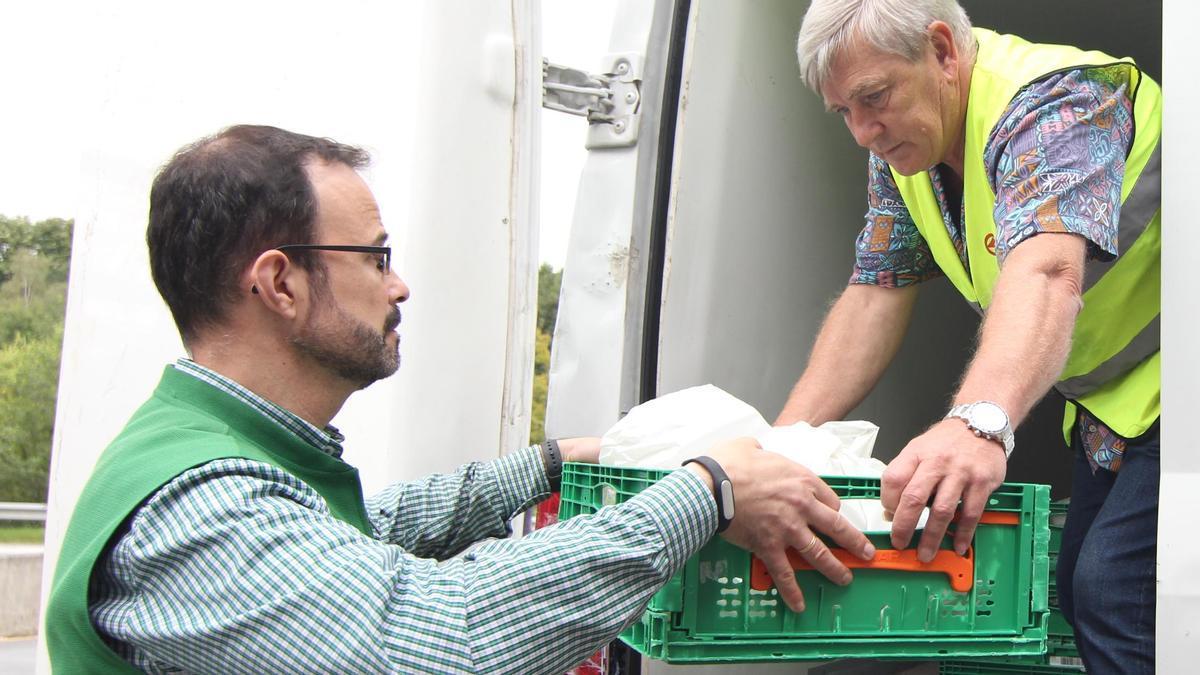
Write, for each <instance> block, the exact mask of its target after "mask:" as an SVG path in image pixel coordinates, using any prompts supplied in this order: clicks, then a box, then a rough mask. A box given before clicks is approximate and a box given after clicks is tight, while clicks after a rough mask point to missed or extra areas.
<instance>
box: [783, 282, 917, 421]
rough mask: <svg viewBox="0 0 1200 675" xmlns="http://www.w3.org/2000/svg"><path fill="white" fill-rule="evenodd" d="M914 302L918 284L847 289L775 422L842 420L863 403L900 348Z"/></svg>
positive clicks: (835, 304)
mask: <svg viewBox="0 0 1200 675" xmlns="http://www.w3.org/2000/svg"><path fill="white" fill-rule="evenodd" d="M916 299H917V286H906V287H904V288H881V287H879V286H871V285H866V284H851V285H850V286H847V287H846V290H845V291H843V292H842V295H841V297H840V298H838V300H837V302H836V303H834V305H833V309H831V310H830V311H829V315H828V316H827V317H825V322H824V324H822V325H821V331H820V333H818V334H817V341H816V343H815V344H814V345H813V350H812V355H811V356H809V360H808V367H807V368H805V370H804V374H803V375H801V376H800V379H799V381H797V382H796V386H795V387H794V388H793V389H792V393H791V395H790V396H788V400H787V403H786V404H784V406H783V411H782V412H780V413H779V417H778V418H776V420H775V424H776V425H785V424H792V423H794V422H798V421H800V420H804V421H805V422H808V423H809V424H812V425H814V426H815V425H819V424H822V423H824V422H828V421H829V420H837V419H841V418H842V417H845V415H846V414H847V413H849V412H850V411H851V410H852V409H854V406H856V405H858V404H859V403H861V402H862V400H863V399H864V398H866V396H867V394H868V393H870V391H871V389H872V388H874V387H875V385H876V383H878V382H879V378H880V377H882V376H883V371H884V370H886V369H887V367H888V364H889V363H891V361H892V357H894V356H895V355H896V351H897V350H898V349H899V348H900V342H901V340H902V339H903V338H904V333H905V331H906V330H907V328H908V322H909V319H910V318H911V317H912V310H913V306H914V305H915V303H916Z"/></svg>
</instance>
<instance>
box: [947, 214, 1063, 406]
mask: <svg viewBox="0 0 1200 675" xmlns="http://www.w3.org/2000/svg"><path fill="white" fill-rule="evenodd" d="M1039 240H1041V241H1039ZM1035 245H1036V246H1035ZM1083 255H1084V242H1083V240H1082V238H1080V237H1076V236H1074V235H1066V234H1058V235H1055V234H1042V235H1039V236H1037V237H1034V238H1033V239H1030V240H1029V241H1027V242H1025V243H1024V244H1022V245H1021V246H1020V247H1018V248H1017V249H1015V250H1014V251H1013V253H1012V254H1011V255H1010V256H1009V258H1008V262H1007V264H1006V265H1005V266H1004V268H1003V271H1002V272H1001V274H1000V277H999V279H998V280H997V284H996V288H995V291H994V294H993V300H992V304H991V306H990V307H988V311H987V315H986V317H985V319H984V322H983V326H982V329H981V331H980V336H979V346H978V348H977V350H976V353H975V357H974V358H973V359H972V361H971V365H970V366H969V367H968V369H967V372H966V375H965V376H964V378H963V382H962V386H961V387H960V388H959V391H958V393H957V395H956V396H955V399H954V403H955V404H959V403H970V402H972V401H978V400H990V401H994V402H996V403H998V404H1000V406H1001V407H1002V408H1004V410H1005V411H1006V412H1007V413H1008V416H1009V420H1010V422H1011V423H1012V425H1013V426H1014V427H1016V426H1017V425H1018V424H1020V422H1021V421H1022V420H1024V419H1025V417H1026V416H1027V415H1028V414H1029V411H1030V410H1031V409H1032V408H1033V406H1034V405H1036V404H1037V402H1038V401H1039V400H1040V399H1041V398H1042V396H1044V395H1045V394H1046V392H1047V391H1048V390H1049V389H1050V387H1051V386H1053V385H1054V383H1055V381H1057V380H1058V376H1059V374H1060V373H1061V372H1062V369H1063V366H1064V365H1065V364H1066V360H1067V356H1068V354H1069V353H1070V351H1071V334H1072V332H1073V331H1074V328H1075V318H1076V316H1077V315H1078V314H1079V310H1080V309H1081V307H1082V301H1081V299H1080V285H1081V283H1082V274H1083V272H1082V270H1083Z"/></svg>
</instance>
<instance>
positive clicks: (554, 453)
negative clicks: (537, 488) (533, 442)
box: [542, 438, 563, 492]
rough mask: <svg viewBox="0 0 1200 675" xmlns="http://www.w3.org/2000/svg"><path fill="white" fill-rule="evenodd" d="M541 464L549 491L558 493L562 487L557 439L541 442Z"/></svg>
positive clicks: (560, 452)
mask: <svg viewBox="0 0 1200 675" xmlns="http://www.w3.org/2000/svg"><path fill="white" fill-rule="evenodd" d="M542 463H543V464H545V465H546V480H547V481H549V482H550V491H551V492H558V490H559V488H560V487H561V486H562V467H563V459H562V450H560V449H559V448H558V439H555V438H547V439H546V440H544V441H542Z"/></svg>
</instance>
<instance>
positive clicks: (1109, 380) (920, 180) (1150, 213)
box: [892, 28, 1162, 438]
mask: <svg viewBox="0 0 1200 675" xmlns="http://www.w3.org/2000/svg"><path fill="white" fill-rule="evenodd" d="M974 33H975V37H976V39H977V40H978V44H979V49H978V54H977V56H976V59H975V66H974V69H973V70H972V71H971V89H970V95H969V98H968V100H967V115H966V125H965V134H966V138H965V147H964V166H963V173H964V175H963V202H964V210H965V216H966V222H965V223H964V224H963V226H964V236H965V243H966V250H967V259H968V262H969V264H968V265H967V266H964V265H963V263H962V259H961V258H959V255H958V252H957V251H956V250H955V248H954V244H953V241H952V240H951V238H950V234H949V232H947V230H946V226H945V224H944V222H943V220H942V212H941V209H940V208H939V207H938V203H937V198H936V196H935V195H934V191H933V184H932V182H931V181H930V178H929V173H928V172H927V171H922V172H919V173H917V174H915V175H913V176H901V175H899V174H897V173H896V171H895V170H894V169H893V170H892V176H893V177H894V178H895V179H896V185H897V186H898V187H899V188H900V194H901V196H903V198H904V203H905V205H906V206H907V207H908V210H909V212H910V213H911V214H912V217H913V219H914V221H915V222H916V226H917V229H918V230H919V231H920V232H921V235H922V236H923V237H924V238H925V241H926V242H928V244H929V248H930V251H931V253H932V254H933V257H934V260H935V261H936V262H937V264H938V266H939V267H941V269H942V271H943V272H945V274H946V276H947V277H948V278H949V279H950V282H951V283H953V284H954V286H955V288H957V289H958V291H959V292H960V293H962V295H963V297H964V298H966V299H967V301H968V302H969V303H971V305H972V306H974V307H975V309H976V310H977V311H979V312H980V313H983V312H984V311H985V310H986V309H987V307H988V305H990V304H991V301H992V290H993V288H994V286H995V284H996V279H997V277H998V276H999V274H1000V266H999V263H998V262H997V259H996V255H995V238H996V223H995V220H994V218H993V213H994V209H995V206H996V195H995V193H993V192H992V188H991V185H990V184H989V183H988V176H987V171H986V168H985V167H984V163H983V150H984V144H985V143H986V142H987V139H988V136H989V135H990V134H991V132H992V129H993V128H994V127H995V126H996V123H997V122H998V121H999V119H1000V115H1001V114H1003V112H1004V111H1005V110H1006V109H1007V108H1008V106H1009V104H1010V103H1011V102H1012V100H1013V97H1014V96H1016V95H1017V93H1018V92H1019V91H1020V90H1021V89H1022V88H1023V87H1025V86H1026V85H1028V84H1030V83H1032V82H1036V81H1037V80H1040V79H1042V78H1045V77H1047V76H1049V75H1052V74H1054V73H1057V72H1062V71H1066V70H1075V69H1078V68H1087V67H1097V66H1112V65H1127V66H1128V67H1129V72H1130V85H1129V95H1130V98H1131V99H1132V100H1133V102H1134V106H1133V117H1134V131H1135V133H1134V138H1133V147H1132V149H1131V150H1130V153H1129V156H1128V157H1127V158H1126V162H1125V174H1124V181H1123V184H1122V187H1121V210H1120V217H1119V229H1118V236H1117V243H1118V247H1119V250H1120V255H1119V256H1118V257H1117V258H1116V259H1115V260H1112V261H1108V262H1100V261H1090V262H1089V263H1088V265H1087V273H1086V276H1085V281H1084V293H1083V310H1082V311H1081V312H1080V314H1079V316H1078V318H1077V319H1076V322H1075V332H1074V337H1073V339H1072V348H1071V353H1070V356H1069V357H1068V358H1067V363H1066V367H1065V368H1064V369H1063V372H1062V374H1061V376H1060V379H1059V381H1058V383H1057V384H1056V385H1055V388H1057V389H1058V390H1059V392H1061V393H1062V394H1063V395H1064V396H1065V397H1066V398H1067V400H1068V401H1069V402H1073V403H1075V404H1077V405H1079V406H1082V407H1083V408H1084V409H1086V410H1087V411H1089V412H1090V413H1092V414H1093V415H1094V416H1095V417H1097V418H1099V419H1100V420H1101V421H1102V422H1104V423H1105V424H1106V425H1108V426H1109V427H1110V428H1111V429H1112V430H1113V431H1115V432H1116V433H1118V434H1120V435H1121V436H1124V437H1127V438H1132V437H1135V436H1139V435H1141V434H1142V433H1143V432H1145V431H1146V430H1147V429H1148V428H1149V427H1150V425H1151V424H1153V423H1154V421H1155V420H1156V419H1158V416H1159V413H1160V409H1161V406H1160V390H1161V376H1160V355H1159V305H1160V278H1159V270H1160V255H1159V251H1160V240H1161V233H1160V222H1159V221H1160V211H1159V201H1160V198H1159V196H1160V189H1159V188H1160V181H1161V171H1160V163H1159V154H1160V153H1159V137H1160V136H1161V134H1162V90H1161V89H1160V88H1159V86H1158V84H1157V83H1155V82H1154V81H1153V80H1152V79H1151V78H1149V77H1147V76H1146V75H1145V74H1143V73H1142V72H1141V71H1140V70H1139V69H1138V67H1137V66H1136V65H1135V64H1134V63H1133V61H1132V60H1130V59H1116V58H1113V57H1111V56H1108V55H1107V54H1104V53H1102V52H1096V51H1083V50H1080V49H1076V48H1075V47H1069V46H1064V45H1044V44H1033V43H1030V42H1026V41H1025V40H1022V39H1021V38H1019V37H1016V36H1013V35H1000V34H998V33H995V32H992V31H989V30H984V29H979V28H976V29H975V30H974ZM1072 413H1073V408H1072V406H1071V405H1070V403H1068V410H1067V420H1066V422H1067V427H1066V428H1065V429H1064V430H1069V424H1070V422H1071V421H1072V420H1073V419H1074V415H1073V414H1072Z"/></svg>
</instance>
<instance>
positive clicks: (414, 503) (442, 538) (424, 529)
mask: <svg viewBox="0 0 1200 675" xmlns="http://www.w3.org/2000/svg"><path fill="white" fill-rule="evenodd" d="M549 493H550V484H549V482H548V481H547V479H546V473H545V465H544V463H543V462H542V458H541V454H540V452H539V450H538V448H536V447H531V448H523V449H521V450H519V451H517V452H514V453H512V454H510V455H507V456H505V457H502V458H500V459H498V460H494V461H491V462H472V463H471V464H467V465H464V466H462V467H460V468H459V469H458V471H456V472H455V473H453V474H440V475H433V476H429V477H427V478H424V479H422V480H419V481H412V482H406V483H396V484H394V485H391V486H389V487H387V488H385V489H384V490H383V491H382V492H380V493H379V494H377V495H375V496H373V497H371V498H370V499H369V500H367V513H368V514H369V515H370V517H371V522H372V525H373V526H374V528H375V532H376V534H377V535H378V536H379V538H380V539H381V540H383V541H386V542H388V543H392V544H397V545H399V546H403V547H404V548H405V549H406V550H408V551H410V552H412V553H413V554H415V555H419V556H427V557H431V558H438V559H442V558H446V557H449V556H451V555H454V554H455V553H458V552H459V551H461V550H463V549H464V548H466V547H467V546H469V545H471V544H473V543H475V542H476V541H479V540H481V539H485V538H488V537H504V536H507V535H509V534H511V529H510V528H511V526H510V523H509V521H510V519H511V518H512V517H513V516H514V515H515V514H517V513H520V512H521V511H523V510H525V509H527V508H529V506H531V505H533V504H534V503H536V502H538V501H540V500H541V499H544V498H545V497H546V496H547V495H549Z"/></svg>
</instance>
